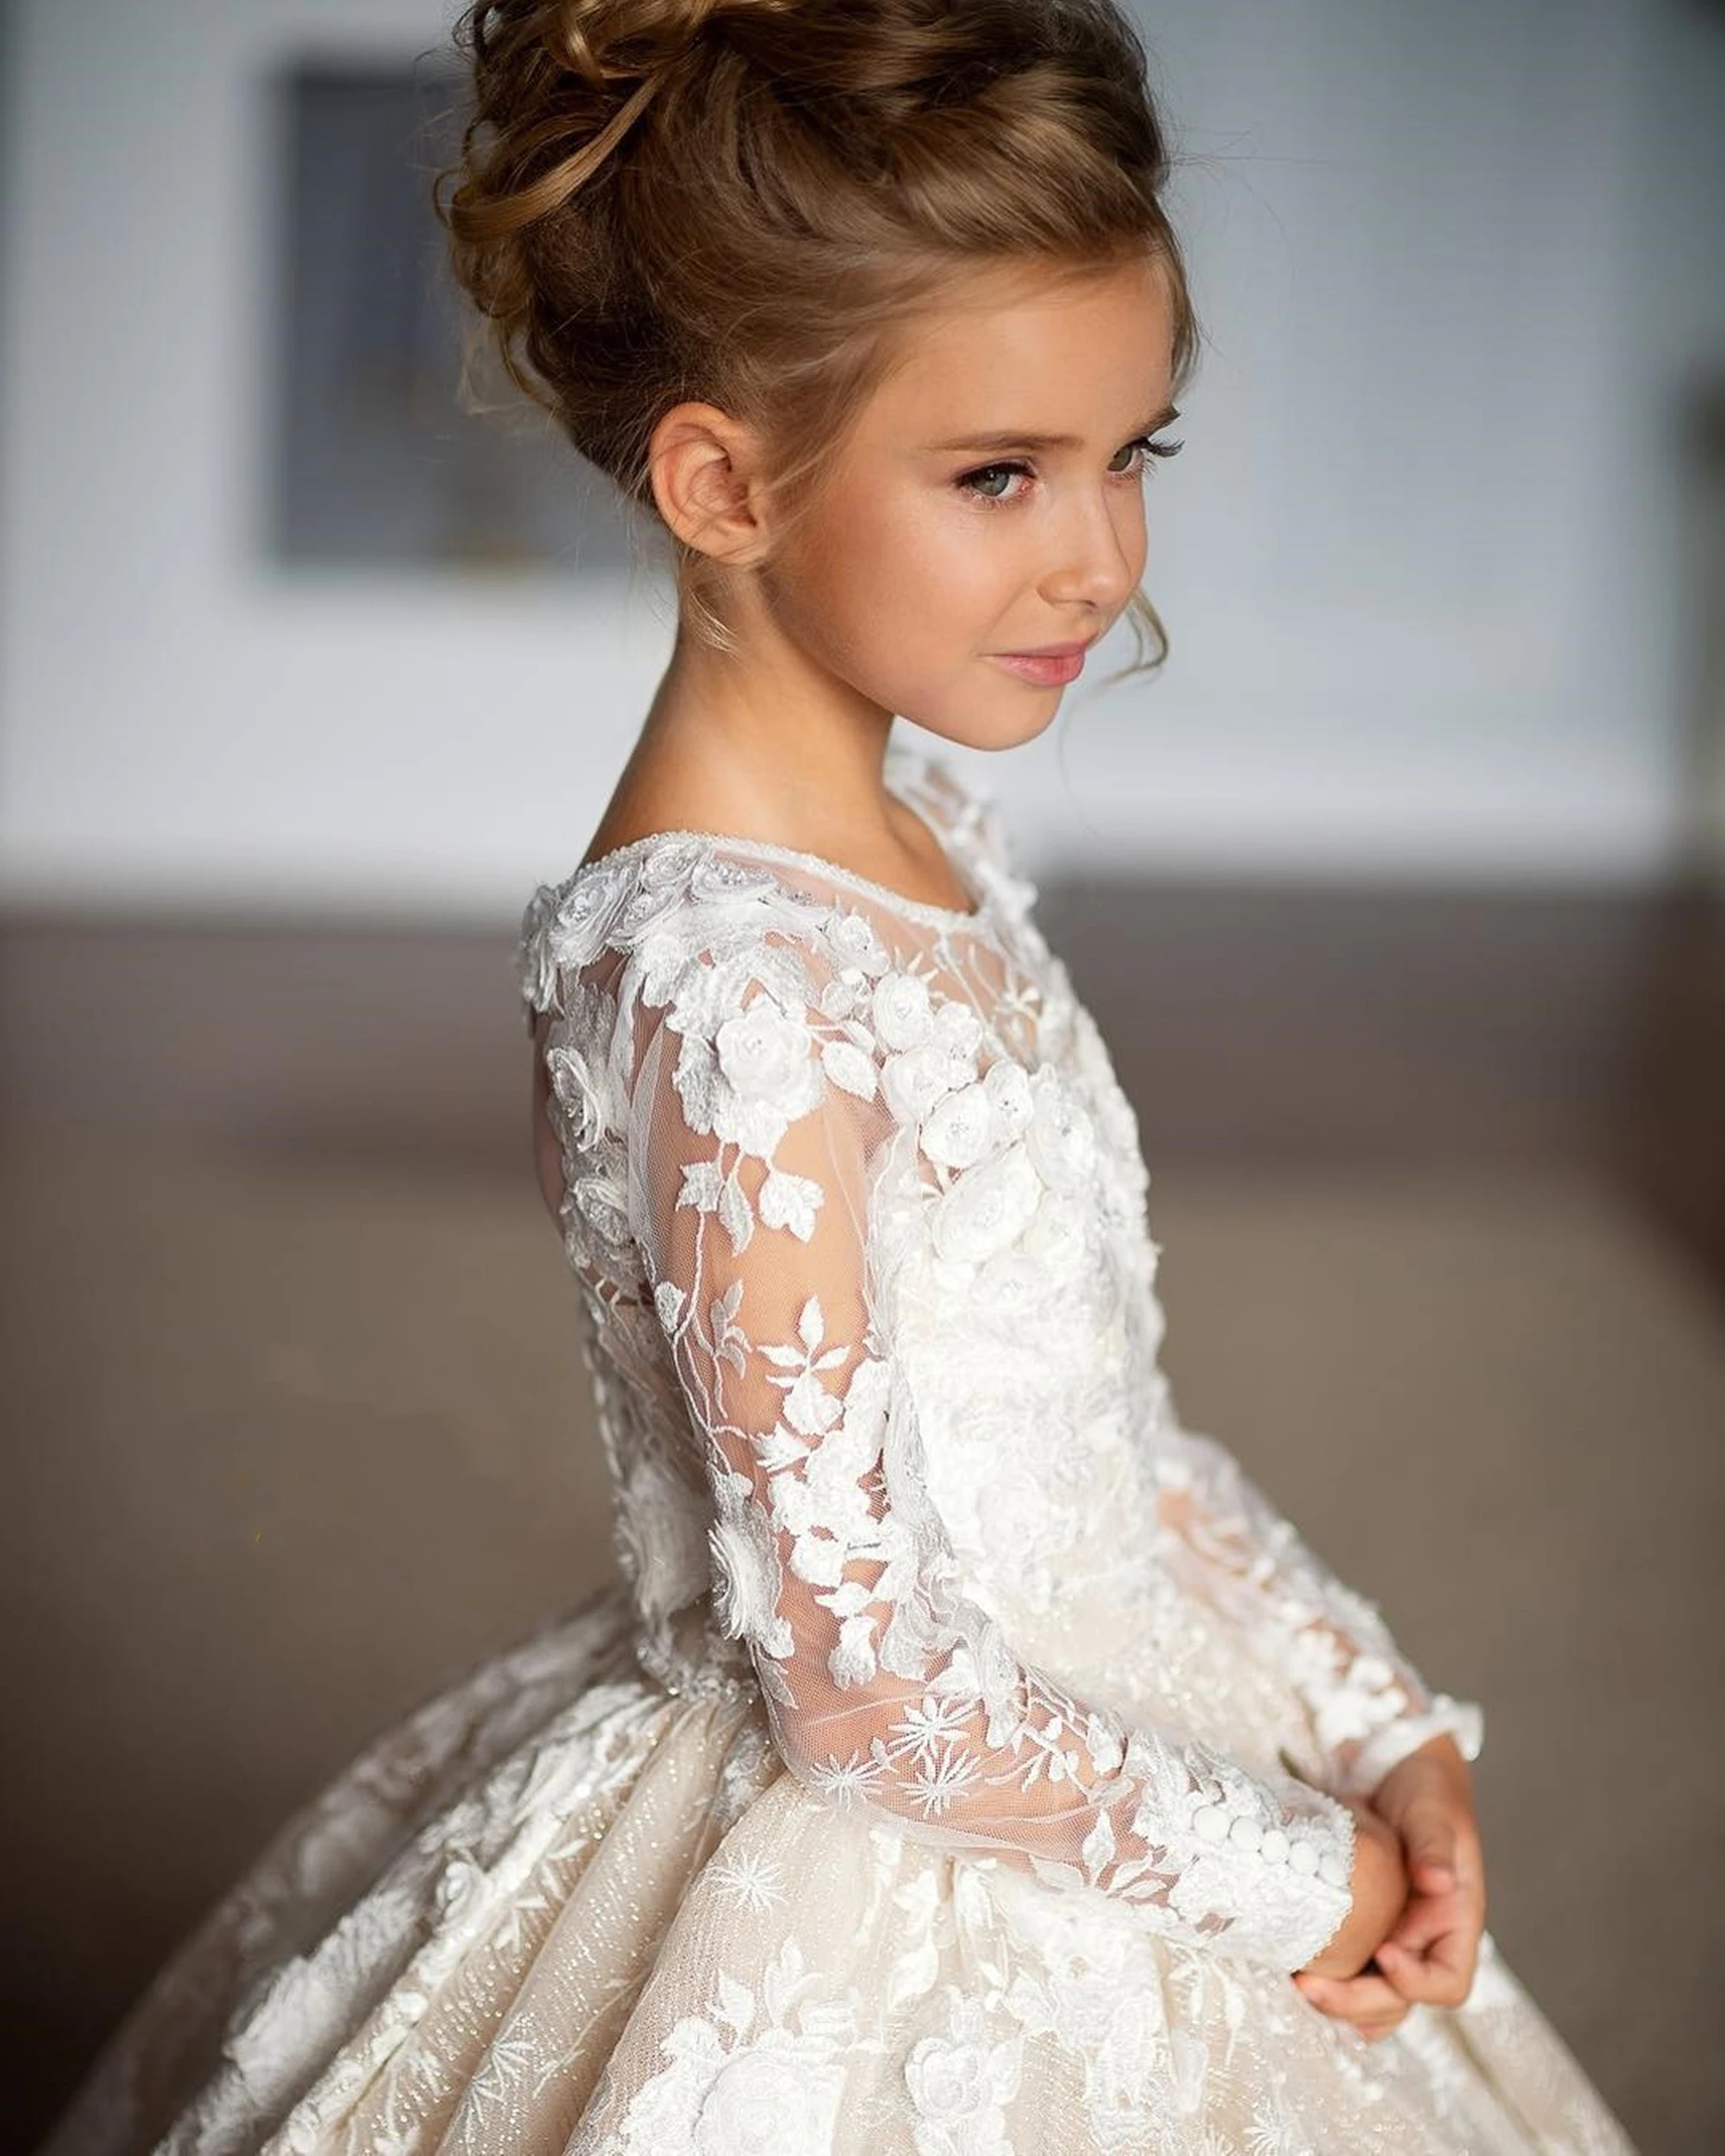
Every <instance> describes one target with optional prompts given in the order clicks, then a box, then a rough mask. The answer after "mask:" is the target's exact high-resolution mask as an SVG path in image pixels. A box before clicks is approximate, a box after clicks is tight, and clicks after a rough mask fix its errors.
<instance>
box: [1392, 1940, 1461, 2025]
mask: <svg viewBox="0 0 1725 2156" xmlns="http://www.w3.org/2000/svg"><path fill="white" fill-rule="evenodd" d="M1476 1958H1477V1940H1475V1939H1474V1938H1473V1937H1472V1936H1471V1934H1469V1933H1468V1932H1467V1931H1465V1930H1460V1931H1455V1932H1449V1933H1446V1934H1445V1935H1444V1936H1443V1937H1442V1938H1441V1939H1438V1940H1433V1943H1432V1948H1431V1952H1429V1953H1428V1954H1427V1955H1426V1956H1425V1957H1424V1958H1423V1959H1421V1958H1420V1957H1418V1956H1415V1955H1413V1954H1410V1953H1408V1952H1404V1951H1403V1950H1402V1948H1400V1947H1398V1946H1396V1945H1395V1944H1394V1942H1393V1941H1391V1940H1385V1941H1384V1942H1383V1945H1382V1946H1380V1947H1379V1948H1378V1950H1377V1960H1378V1964H1379V1965H1380V1967H1381V1968H1382V1969H1383V1972H1384V1974H1385V1976H1386V1977H1388V1978H1389V1981H1390V1983H1391V1984H1394V1985H1395V1987H1396V1990H1397V1991H1398V1992H1399V1993H1400V1994H1401V1995H1402V1997H1403V1998H1406V1999H1415V2000H1421V2001H1423V2002H1426V2003H1427V2004H1429V2005H1433V2006H1459V2005H1460V2004H1461V2003H1462V2002H1463V2001H1464V2000H1465V1998H1466V1996H1467V1995H1468V1993H1469V1991H1470V1990H1471V1989H1472V1987H1473V1971H1474V1964H1475V1960H1476Z"/></svg>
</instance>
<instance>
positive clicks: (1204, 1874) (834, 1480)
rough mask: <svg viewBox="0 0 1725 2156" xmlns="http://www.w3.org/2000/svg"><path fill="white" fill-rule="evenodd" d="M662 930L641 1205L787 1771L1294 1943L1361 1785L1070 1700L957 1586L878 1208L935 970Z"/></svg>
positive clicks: (896, 1149) (639, 1118)
mask: <svg viewBox="0 0 1725 2156" xmlns="http://www.w3.org/2000/svg"><path fill="white" fill-rule="evenodd" d="M667 946H668V947H667V949H666V950H665V951H664V952H663V953H662V954H661V955H660V956H658V958H657V960H656V962H655V967H654V968H653V971H654V974H655V980H654V981H649V983H648V984H647V986H648V989H649V990H650V993H648V992H643V993H640V994H639V996H638V998H637V1004H636V1008H635V1010H634V1012H633V1016H632V1019H631V1038H632V1050H631V1053H630V1056H629V1058H628V1059H627V1060H628V1062H629V1063H630V1075H629V1078H628V1081H627V1083H626V1093H627V1100H628V1108H627V1134H628V1144H629V1187H630V1223H631V1227H632V1230H633V1232H635V1234H636V1236H637V1239H638V1241H639V1244H640V1247H641V1251H642V1256H643V1261H644V1264H645V1269H646V1272H647V1275H648V1279H649V1282H650V1283H651V1285H652V1288H653V1293H654V1300H655V1310H656V1313H657V1317H658V1320H659V1323H660V1325H661V1326H662V1328H663V1331H664V1332H665V1335H666V1338H667V1339H668V1342H669V1344H670V1347H671V1350H672V1355H673V1359H674V1367H675V1370H676V1374H677V1381H678V1384H679V1387H680V1388H681V1394H682V1396H683V1399H684V1401H686V1403H687V1410H688V1413H689V1417H690V1420H691V1422H692V1425H693V1430H694V1432H695V1433H696V1436H697V1439H698V1441H699V1444H700V1445H701V1446H702V1448H703V1451H704V1455H705V1459H706V1472H707V1477H708V1481H709V1483H710V1487H711V1492H712V1504H713V1517H712V1528H711V1532H710V1538H709V1539H710V1554H711V1559H712V1578H713V1590H714V1602H715V1610H716V1614H717V1619H718V1623H719V1625H720V1627H721V1628H722V1630H723V1631H724V1633H725V1634H726V1635H727V1636H729V1637H731V1638H733V1639H740V1640H743V1641H746V1643H747V1647H748V1651H749V1653H750V1657H751V1659H752V1662H753V1665H754V1668H755V1670H756V1672H757V1673H758V1677H759V1681H760V1684H761V1688H762V1694H763V1696H764V1699H765V1702H766V1708H767V1713H768V1720H769V1725H770V1727H771V1732H772V1735H773V1738H774V1741H775V1744H776V1745H777V1747H778V1750H779V1752H780V1753H781V1756H782V1758H784V1760H785V1762H786V1764H787V1767H788V1768H789V1769H790V1771H792V1772H793V1773H794V1774H795V1775H796V1776H797V1777H799V1778H800V1780H801V1781H803V1782H804V1783H806V1784H807V1785H808V1786H809V1787H810V1788H811V1789H814V1790H815V1791H817V1792H819V1794H820V1795H821V1796H823V1797H824V1798H825V1800H826V1801H828V1802H831V1803H834V1804H836V1805H843V1806H861V1807H863V1808H867V1809H868V1811H869V1813H870V1814H872V1815H874V1816H875V1818H877V1819H880V1820H885V1821H891V1822H893V1824H894V1826H895V1827H897V1828H898V1829H899V1830H900V1831H901V1832H903V1833H906V1834H907V1835H909V1836H911V1837H913V1839H918V1840H919V1841H922V1842H925V1843H929V1844H933V1845H938V1846H943V1847H946V1848H950V1849H952V1850H956V1851H960V1852H969V1853H970V1854H973V1855H976V1856H988V1857H992V1858H994V1859H995V1860H996V1861H998V1862H1001V1863H1004V1864H1007V1865H1014V1866H1017V1867H1019V1868H1021V1869H1022V1870H1024V1871H1028V1872H1030V1873H1032V1874H1033V1875H1035V1876H1036V1877H1039V1878H1040V1879H1042V1880H1043V1881H1044V1882H1045V1883H1049V1884H1051V1885H1054V1886H1057V1887H1059V1888H1063V1889H1067V1890H1076V1891H1098V1892H1101V1894H1103V1895H1105V1896H1110V1897H1112V1898H1113V1899H1115V1900H1118V1901H1119V1902H1122V1903H1124V1904H1126V1905H1128V1906H1129V1907H1131V1908H1132V1909H1134V1910H1135V1911H1136V1912H1138V1915H1139V1916H1140V1917H1141V1919H1142V1921H1144V1922H1145V1923H1146V1924H1148V1925H1149V1926H1151V1927H1152V1928H1154V1929H1155V1930H1156V1931H1157V1932H1158V1933H1160V1934H1165V1935H1167V1936H1170V1937H1172V1938H1176V1939H1179V1940H1183V1941H1186V1942H1188V1943H1196V1944H1204V1945H1207V1946H1210V1947H1212V1948H1214V1949H1215V1950H1216V1951H1218V1952H1226V1953H1233V1954H1237V1955H1242V1956H1245V1957H1248V1958H1251V1959H1254V1960H1257V1961H1258V1962H1261V1963H1267V1964H1269V1965H1273V1966H1276V1967H1277V1968H1280V1969H1283V1970H1294V1969H1297V1968H1301V1967H1302V1966H1303V1965H1305V1964H1306V1962H1307V1961H1308V1960H1309V1959H1311V1957H1312V1956H1313V1955H1314V1954H1315V1953H1316V1952H1319V1951H1320V1948H1321V1947H1322V1946H1324V1945H1325V1944H1326V1943H1327V1941H1328V1940H1330V1939H1331V1937H1332V1936H1333V1934H1334V1933H1335V1931H1336V1930H1337V1928H1338V1927H1339V1925H1340V1923H1341V1921H1342V1920H1343V1919H1344V1917H1345V1916H1346V1914H1347V1912H1348V1909H1349V1908H1350V1906H1351V1896H1350V1883H1351V1879H1352V1852H1353V1819H1352V1814H1351V1813H1350V1812H1349V1811H1348V1810H1347V1808H1346V1806H1345V1805H1343V1804H1340V1803H1339V1802H1336V1801H1335V1800H1334V1798H1333V1797H1332V1796H1329V1795H1328V1794H1327V1793H1326V1792H1324V1791H1321V1790H1318V1789H1312V1788H1310V1787H1308V1785H1307V1784H1305V1783H1302V1781H1300V1780H1299V1779H1298V1778H1297V1777H1293V1776H1281V1775H1277V1774H1273V1773H1272V1774H1270V1775H1269V1776H1264V1775H1260V1774H1258V1773H1255V1772H1253V1771H1249V1770H1248V1769H1247V1768H1246V1766H1245V1765H1244V1764H1242V1763H1240V1762H1239V1761H1238V1760H1236V1759H1233V1758H1229V1757H1227V1756H1226V1755H1224V1754H1222V1753H1221V1752H1218V1751H1216V1750H1214V1748H1212V1747H1210V1746H1208V1745H1206V1744H1204V1743H1203V1742H1201V1741H1199V1740H1195V1739H1191V1738H1189V1737H1187V1736H1185V1735H1183V1734H1182V1733H1180V1732H1179V1731H1177V1730H1174V1729H1170V1728H1165V1727H1157V1726H1152V1725H1149V1724H1145V1723H1140V1722H1133V1721H1128V1720H1124V1719H1123V1718H1122V1717H1121V1716H1120V1714H1117V1713H1116V1712H1114V1711H1113V1710H1112V1709H1111V1708H1108V1707H1107V1706H1106V1705H1104V1704H1102V1703H1100V1702H1095V1701H1090V1700H1086V1699H1082V1698H1079V1697H1076V1696H1075V1695H1074V1694H1073V1693H1072V1692H1070V1691H1069V1689H1066V1688H1065V1687H1064V1686H1063V1684H1061V1683H1059V1682H1057V1680H1056V1678H1055V1677H1053V1676H1052V1675H1051V1673H1050V1672H1048V1671H1047V1670H1043V1669H1039V1668H1037V1667H1034V1666H1032V1665H1031V1664H1027V1663H1026V1662H1025V1661H1024V1660H1022V1659H1021V1658H1019V1656H1018V1655H1017V1654H1016V1653H1015V1651H1014V1650H1013V1645H1012V1644H1011V1642H1010V1641H1009V1640H1008V1639H1007V1638H1005V1637H1004V1636H1003V1635H1002V1632H1001V1630H1000V1626H999V1625H998V1623H997V1622H996V1621H995V1620H994V1619H993V1618H992V1617H991V1616H990V1615H989V1614H988V1613H986V1612H985V1611H984V1610H983V1609H982V1608H980V1607H979V1606H978V1605H977V1604H976V1603H975V1601H972V1600H971V1599H969V1597H967V1595H965V1594H964V1593H963V1591H962V1588H961V1585H960V1583H959V1581H958V1578H957V1570H956V1566H955V1564H954V1559H953V1554H952V1550H951V1546H950V1542H949V1541H948V1539H947V1537H946V1534H945V1531H944V1526H943V1525H942V1523H941V1521H940V1519H939V1516H938V1513H937V1511H936V1509H935V1507H934V1506H933V1505H932V1503H931V1501H930V1498H929V1496H928V1494H927V1490H926V1484H925V1476H924V1471H923V1464H922V1453H921V1447H920V1442H919V1435H918V1432H917V1426H916V1416H915V1407H914V1402H913V1399H912V1398H911V1397H910V1396H909V1395H908V1392H907V1388H906V1385H905V1383H904V1382H903V1374H902V1371H901V1369H900V1367H899V1365H898V1364H897V1363H895V1360H894V1347H893V1339H892V1337H891V1326H890V1322H889V1319H888V1317H887V1316H886V1315H885V1314H884V1313H883V1308H882V1305H883V1302H884V1301H886V1300H888V1298H885V1297H883V1295H882V1293H881V1275H882V1271H883V1269H884V1268H885V1261H884V1258H883V1252H882V1250H881V1247H880V1238H878V1237H876V1236H875V1234H874V1233H873V1232H871V1191H872V1189H873V1188H874V1184H875V1177H876V1175H877V1174H878V1172H879V1170H880V1168H881V1163H882V1162H883V1161H884V1160H886V1159H887V1158H888V1157H889V1156H890V1157H891V1158H892V1159H893V1160H894V1162H895V1163H897V1165H898V1166H899V1167H900V1168H902V1167H903V1165H904V1163H905V1159H906V1147H910V1148H912V1149H914V1147H915V1146H916V1144H917V1143H918V1127H917V1117H916V1114H915V1112H914V1107H913V1105H912V1106H907V1103H913V1099H914V1094H915V1090H916V1084H917V1078H916V1073H915V1070H914V1069H912V1068H909V1066H910V1065H911V1064H913V1062H914V1059H915V1057H916V1056H917V1055H918V1054H919V1053H921V1052H922V1051H920V1050H912V1051H910V1052H909V1054H908V1055H907V1056H896V1057H895V1056H894V1055H893V1054H892V1053H891V1052H890V1048H891V1044H890V1040H889V1039H888V1037H887V1036H888V1035H889V1034H890V1031H891V1026H890V1023H889V1021H890V1018H891V1012H892V1010H893V1007H894V997H895V996H896V997H906V996H907V997H911V998H914V996H915V994H916V993H918V987H917V986H911V987H907V986H906V982H907V980H912V979H913V976H907V975H905V974H903V973H898V974H894V975H891V976H890V977H889V979H888V981H886V982H884V983H881V982H877V981H874V980H871V978H870V977H869V975H870V970H871V968H870V967H869V964H868V963H867V962H864V963H863V964H862V965H848V966H847V965H843V964H840V963H838V962H837V960H836V958H835V956H834V955H833V954H831V952H830V951H829V950H828V948H827V946H826V944H825V942H822V941H816V940H813V939H809V940H805V939H804V938H802V937H800V935H799V934H796V933H791V932H786V933H782V934H781V933H780V932H779V931H776V930H768V931H761V930H759V929H758V928H755V929H751V930H750V931H748V932H746V933H743V934H738V935H735V936H726V937H721V938H719V939H718V941H717V942H716V943H713V944H712V945H709V946H706V947H704V948H703V949H702V950H700V951H699V952H698V953H691V952H689V951H687V950H678V949H676V948H675V947H674V941H673V939H667ZM875 948H876V950H878V946H876V947H875ZM873 970H874V971H875V972H879V971H880V970H881V968H880V967H879V966H875V968H873ZM976 1091H977V1093H978V1094H981V1092H982V1087H981V1086H980V1085H979V1086H978V1087H977V1088H976ZM948 1098H949V1100H950V1099H951V1098H953V1096H950V1095H949V1096H948ZM1027 1172H1028V1171H1027Z"/></svg>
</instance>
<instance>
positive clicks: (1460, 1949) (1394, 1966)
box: [1371, 1736, 1485, 2006]
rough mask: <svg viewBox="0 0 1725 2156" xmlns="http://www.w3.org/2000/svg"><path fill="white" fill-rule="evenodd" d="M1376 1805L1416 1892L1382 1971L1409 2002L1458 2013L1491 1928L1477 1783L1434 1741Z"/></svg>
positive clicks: (1448, 1743) (1377, 1795) (1451, 1743)
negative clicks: (1476, 1812) (1394, 1835)
mask: <svg viewBox="0 0 1725 2156" xmlns="http://www.w3.org/2000/svg"><path fill="white" fill-rule="evenodd" d="M1371 1802H1372V1806H1373V1808H1374V1809H1376V1810H1377V1811H1378V1812H1380V1813H1382V1814H1383V1817H1384V1818H1385V1819H1386V1820H1388V1821H1389V1823H1390V1825H1391V1826H1393V1827H1395V1828H1396V1832H1397V1833H1399V1834H1400V1835H1401V1837H1402V1846H1403V1848H1404V1849H1405V1851H1406V1852H1407V1863H1408V1879H1409V1883H1410V1886H1411V1892H1410V1893H1409V1895H1408V1903H1407V1906H1406V1908H1404V1909H1403V1910H1402V1914H1401V1915H1400V1916H1399V1917H1398V1918H1397V1920H1396V1923H1395V1925H1394V1927H1392V1929H1391V1930H1390V1932H1389V1935H1388V1936H1387V1937H1386V1938H1385V1940H1383V1944H1382V1945H1381V1946H1379V1947H1378V1949H1377V1965H1378V1967H1379V1968H1380V1969H1381V1970H1382V1971H1383V1974H1384V1976H1385V1977H1388V1979H1389V1982H1390V1984H1393V1985H1394V1987H1395V1989H1396V1991H1397V1992H1398V1993H1399V1994H1400V1996H1402V1998H1403V1999H1406V2000H1408V2001H1410V2002H1415V2001H1425V2002H1429V2003H1430V2004H1431V2005H1433V2006H1459V2005H1461V2004H1462V2002H1463V2001H1464V2000H1465V1998H1466V1997H1467V1995H1468V1993H1469V1992H1470V1991H1471V1990H1472V1988H1473V1975H1474V1970H1475V1967H1476V1965H1477V1961H1478V1957H1479V1938H1480V1934H1481V1933H1482V1932H1483V1931H1484V1928H1485V1867H1484V1859H1483V1858H1482V1855H1481V1852H1480V1846H1479V1827H1478V1824H1477V1821H1476V1819H1475V1817H1474V1809H1473V1783H1472V1777H1471V1773H1470V1771H1469V1768H1468V1764H1467V1762H1466V1760H1465V1759H1464V1758H1462V1756H1461V1752H1460V1751H1459V1750H1458V1747H1457V1745H1456V1742H1455V1739H1453V1738H1452V1737H1448V1736H1443V1737H1433V1739H1430V1741H1429V1742H1427V1743H1426V1744H1423V1745H1421V1747H1420V1749H1419V1750H1418V1751H1417V1752H1409V1754H1408V1757H1407V1758H1405V1759H1402V1760H1401V1761H1399V1762H1398V1763H1397V1764H1396V1765H1395V1766H1393V1767H1392V1768H1391V1769H1390V1770H1389V1773H1388V1774H1386V1775H1385V1776H1384V1777H1383V1780H1382V1781H1381V1782H1380V1783H1378V1785H1377V1788H1376V1789H1374V1790H1373V1791H1372V1794H1371Z"/></svg>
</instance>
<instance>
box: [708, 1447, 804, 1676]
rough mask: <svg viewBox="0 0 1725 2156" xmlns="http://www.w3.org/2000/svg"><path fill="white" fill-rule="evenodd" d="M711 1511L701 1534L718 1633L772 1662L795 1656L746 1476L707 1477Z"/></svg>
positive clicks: (770, 1550) (772, 1549)
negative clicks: (754, 1648)
mask: <svg viewBox="0 0 1725 2156" xmlns="http://www.w3.org/2000/svg"><path fill="white" fill-rule="evenodd" d="M713 1482H714V1488H715V1510H714V1517H713V1520H712V1526H710V1527H709V1528H708V1530H707V1544H708V1548H709V1550H710V1551H711V1553H712V1588H713V1611H714V1615H715V1618H716V1620H717V1621H718V1628H719V1630H720V1632H721V1633H724V1637H725V1638H726V1639H747V1640H749V1641H750V1642H751V1643H752V1644H754V1645H758V1646H759V1647H760V1648H761V1650H762V1654H763V1655H765V1656H768V1657H770V1658H772V1662H782V1661H784V1660H786V1659H787V1658H788V1657H789V1656H790V1655H791V1654H792V1653H793V1651H794V1650H795V1645H796V1642H795V1639H794V1638H793V1635H792V1632H791V1627H790V1626H789V1624H788V1623H787V1620H785V1618H784V1617H783V1615H782V1614H781V1612H780V1608H779V1603H780V1598H781V1595H782V1594H783V1592H784V1575H783V1573H782V1571H781V1570H780V1565H779V1552H778V1550H777V1547H776V1546H775V1538H774V1534H773V1527H772V1523H771V1521H770V1520H768V1517H767V1515H766V1514H765V1513H764V1512H762V1509H761V1507H759V1506H758V1505H756V1504H755V1503H753V1502H752V1501H751V1498H752V1485H751V1484H750V1481H749V1478H748V1476H746V1475H737V1474H735V1473H732V1472H730V1471H728V1470H727V1471H725V1472H724V1473H721V1474H717V1475H715V1476H714V1477H713ZM771 1667H772V1663H771V1662H769V1663H768V1664H765V1665H764V1666H763V1667H762V1683H763V1684H768V1685H770V1678H769V1677H768V1671H769V1670H770V1669H771ZM778 1683H779V1684H780V1686H781V1688H783V1690H784V1700H783V1703H784V1704H787V1705H788V1704H789V1703H790V1698H789V1689H788V1687H786V1686H785V1684H784V1679H783V1678H782V1677H780V1678H779V1679H778Z"/></svg>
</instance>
